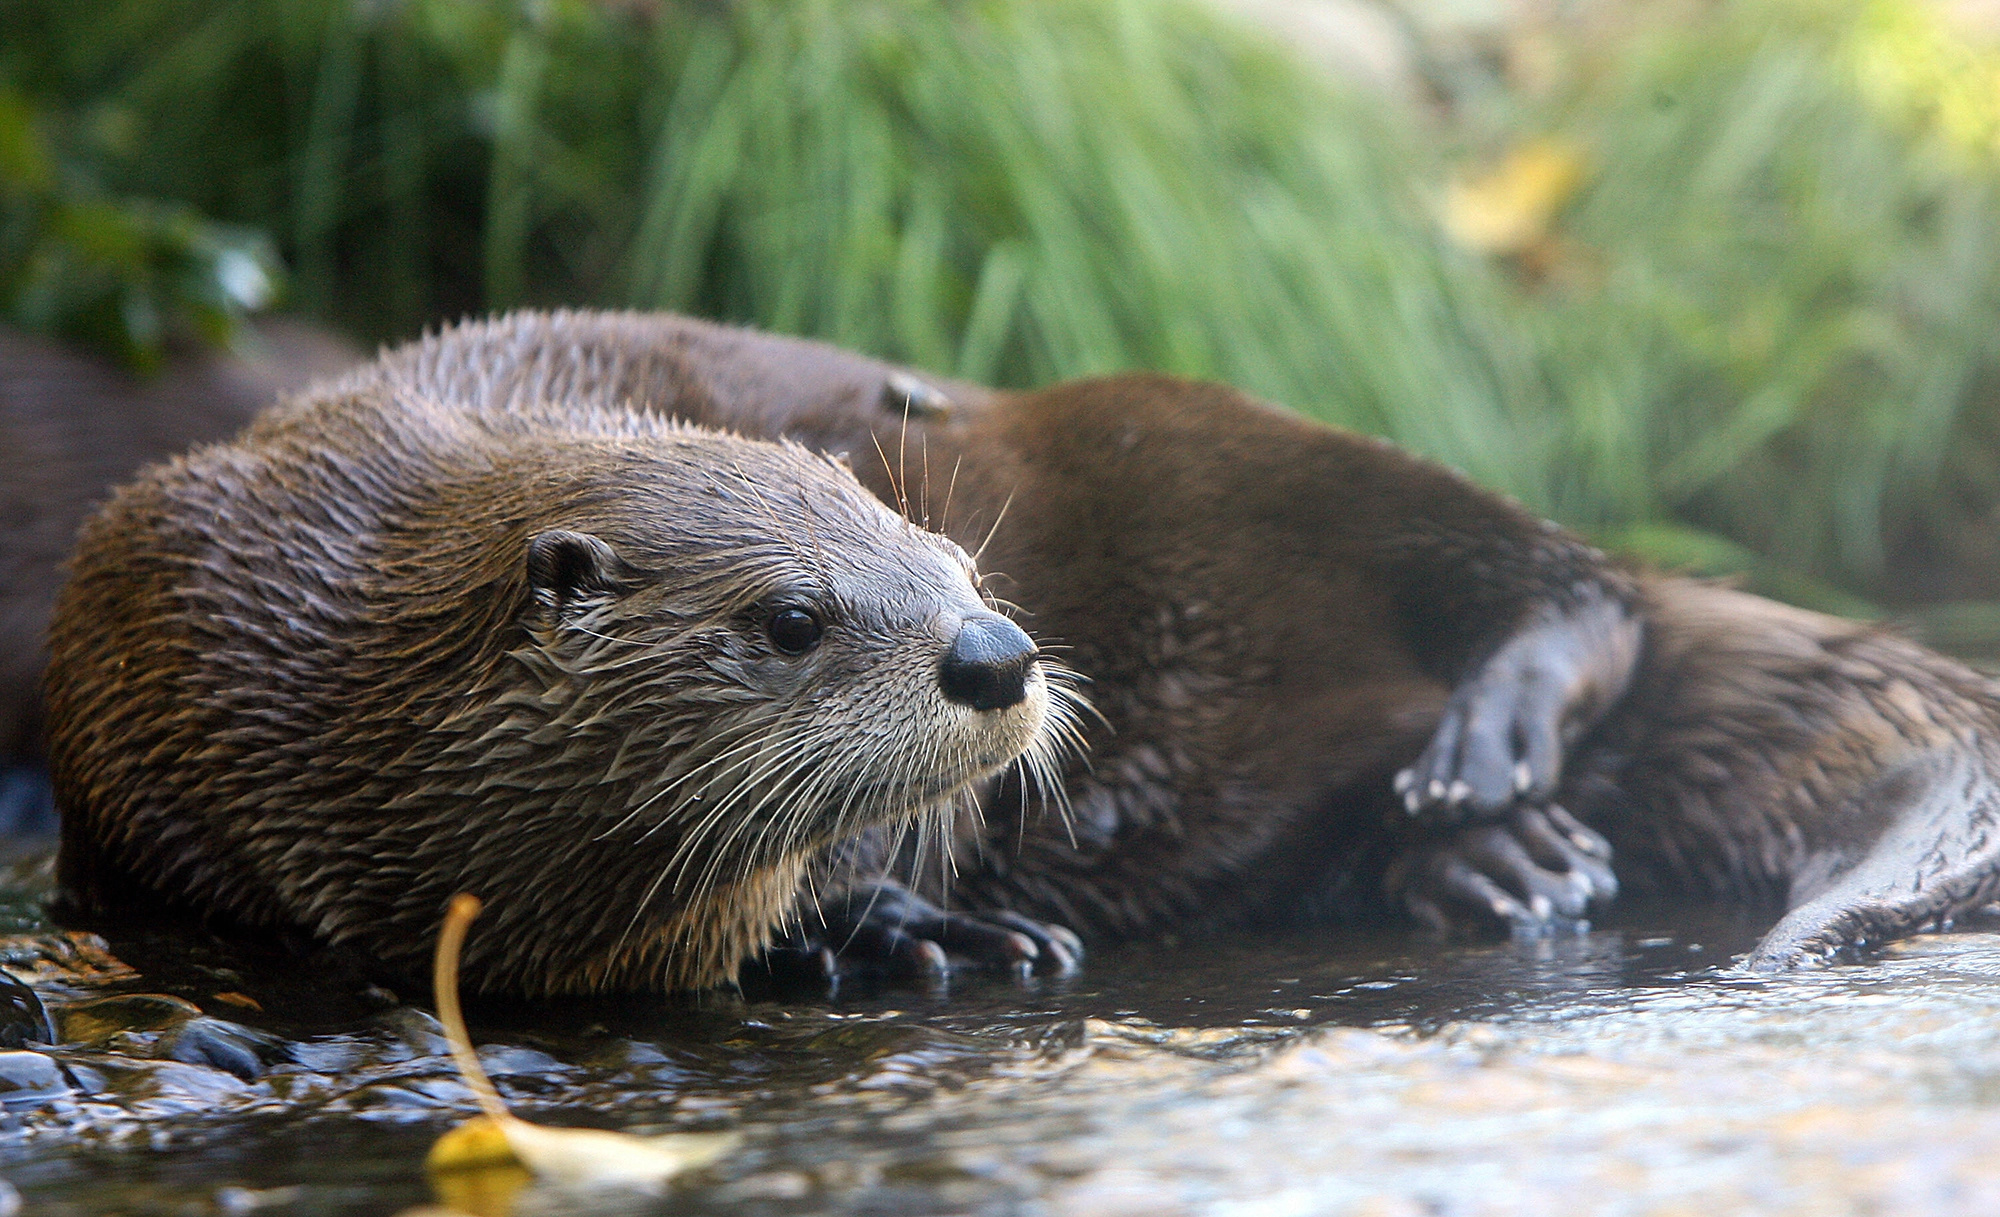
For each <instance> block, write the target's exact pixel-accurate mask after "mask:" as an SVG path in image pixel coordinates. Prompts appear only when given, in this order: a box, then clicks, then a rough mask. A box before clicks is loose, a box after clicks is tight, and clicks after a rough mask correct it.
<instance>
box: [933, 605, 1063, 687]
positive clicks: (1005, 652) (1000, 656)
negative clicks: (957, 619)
mask: <svg viewBox="0 0 2000 1217" xmlns="http://www.w3.org/2000/svg"><path fill="white" fill-rule="evenodd" d="M1039 653H1040V652H1038V651H1036V650H1035V642H1034V639H1032V638H1029V637H1028V635H1027V634H1026V633H1025V632H1024V631H1023V630H1022V629H1021V627H1020V626H1018V625H1015V624H1014V623H1013V622H1011V621H1009V620H1007V619H1006V618H1005V617H1002V616H1001V615H1000V614H998V613H974V614H972V615H971V616H969V617H967V618H966V619H965V624H964V625H962V626H960V627H959V630H958V637H956V638H954V639H952V640H951V649H950V650H948V651H946V652H945V655H944V661H943V662H942V663H941V664H939V666H938V685H939V687H940V688H942V689H943V690H944V695H945V696H946V697H947V698H949V699H950V700H952V701H955V702H957V703H958V704H959V705H961V706H970V707H972V708H973V709H974V710H1004V709H1006V708H1007V707H1009V706H1018V705H1020V704H1021V702H1023V701H1025V700H1026V699H1027V696H1028V674H1029V673H1030V672H1031V671H1033V670H1034V666H1035V656H1036V655H1038V654H1039Z"/></svg>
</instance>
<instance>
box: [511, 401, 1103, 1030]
mask: <svg viewBox="0 0 2000 1217" xmlns="http://www.w3.org/2000/svg"><path fill="white" fill-rule="evenodd" d="M580 466H581V467H583V468H586V469H587V470H588V473H587V475H582V474H576V473H574V472H572V473H571V474H570V476H572V477H582V478H583V481H582V482H580V483H576V484H572V485H570V486H568V487H567V488H565V490H564V492H563V493H562V495H561V496H559V498H558V501H557V503H556V504H555V505H554V506H553V507H552V508H551V510H550V511H549V513H548V514H549V516H550V517H551V518H550V519H548V520H544V521H537V523H542V524H546V525H547V526H544V527H540V528H538V529H536V530H535V531H533V532H532V533H531V534H530V535H528V536H527V537H526V538H525V540H524V543H523V545H522V548H521V550H520V571H521V575H522V578H523V581H524V584H525V592H526V595H525V596H524V597H523V598H522V601H521V603H522V623H523V624H524V625H525V627H526V629H525V634H526V639H527V641H526V644H525V645H523V646H520V647H518V648H516V649H515V650H513V651H512V652H511V654H510V655H509V656H508V657H507V658H508V660H510V661H511V662H509V663H507V664H505V665H503V674H502V676H501V684H502V686H503V687H502V689H501V690H500V691H499V695H498V696H496V697H495V698H493V699H492V701H491V702H490V706H491V708H492V710H493V711H495V712H496V713H495V714H492V715H482V716H481V717H482V718H485V720H486V722H485V724H484V726H483V730H482V731H481V732H480V735H481V738H480V741H479V744H480V747H479V752H480V754H481V755H482V756H484V757H486V758H489V759H491V758H495V757H508V756H518V757H530V758H532V760H533V767H534V769H535V772H534V773H533V775H532V781H533V782H534V784H535V785H536V786H537V787H539V788H540V789H541V790H543V791H546V792H547V793H548V794H549V795H550V797H551V801H552V802H551V805H550V806H549V807H546V808H542V809H538V810H540V811H543V812H544V814H540V815H537V816H535V817H533V823H532V824H531V825H524V826H523V830H524V832H525V831H527V830H529V829H532V830H533V832H547V831H550V830H554V831H559V832H560V833H561V834H563V835H564V836H565V837H569V838H571V839H570V840H567V841H563V842H561V843H557V844H548V843H538V842H536V841H534V840H528V839H517V840H511V841H508V842H505V843H499V842H492V841H484V842H481V843H480V844H481V848H482V849H483V850H485V851H487V852H489V853H498V852H505V853H507V855H508V856H509V858H510V860H511V861H510V865H509V866H508V868H507V869H508V870H509V871H510V872H512V873H514V874H516V875H518V876H519V880H520V881H518V882H516V883H515V884H514V885H513V886H515V888H516V890H517V892H529V893H532V896H533V899H532V901H526V902H522V903H528V904H532V905H534V906H536V907H535V909H534V911H533V915H532V916H531V917H530V919H529V920H530V922H533V923H538V924H539V926H540V930H539V933H540V934H541V935H542V936H543V940H542V941H539V942H537V941H534V940H533V938H534V935H535V934H536V933H537V931H536V930H535V929H533V928H531V927H530V925H529V924H524V925H522V926H521V927H518V928H517V929H516V930H514V931H513V932H514V933H515V934H517V935H525V936H526V938H525V939H524V940H523V941H520V942H517V943H516V944H515V946H516V948H517V954H518V955H519V957H518V958H515V959H513V960H511V961H505V960H502V959H501V958H498V957H496V958H494V959H492V960H491V961H490V964H491V966H492V967H494V968H495V969H497V970H498V971H499V972H503V973H510V974H512V975H511V976H508V977H506V978H501V977H498V976H495V977H492V978H489V983H492V982H493V981H497V982H498V983H500V984H503V985H505V986H506V987H510V988H512V987H529V988H533V987H537V978H541V979H543V980H545V981H546V983H547V986H548V987H549V988H551V989H555V990H563V989H598V988H607V987H618V988H633V987H661V986H667V987H676V986H695V985H704V984H712V983H716V982H717V981H719V980H723V979H727V978H728V977H729V976H730V975H732V974H733V972H734V969H735V967H736V965H737V964H738V962H740V960H741V958H742V957H743V956H745V955H747V954H750V953H752V952H754V951H755V950H757V949H760V948H761V947H762V946H763V945H765V944H766V942H767V941H768V935H769V933H770V932H771V930H772V929H773V928H774V927H775V926H776V925H777V924H778V923H779V922H780V921H781V920H783V919H784V918H785V917H787V916H789V915H790V914H791V912H792V906H793V903H794V901H795V898H796V894H797V892H798V889H799V885H800V882H801V879H802V877H803V875H804V873H805V869H806V867H807V864H808V863H809V862H810V861H812V860H813V859H814V858H815V857H816V856H818V855H819V854H821V853H822V852H823V851H824V850H826V849H827V848H828V847H829V846H831V845H833V844H834V843H836V842H839V841H842V840H844V839H847V838H850V837H852V836H853V835H854V834H856V833H859V832H862V831H864V830H868V829H874V828H879V827H883V826H889V827H891V828H892V829H903V828H917V829H919V830H920V831H921V830H928V829H933V828H942V827H943V826H944V823H945V820H946V818H947V817H949V816H950V815H951V814H953V812H954V811H955V810H957V809H958V808H960V807H961V806H963V805H964V804H965V802H966V801H967V800H969V799H971V798H973V797H974V792H975V791H976V790H977V788H978V787H980V786H981V784H983V783H984V782H985V781H986V780H987V779H989V778H991V777H993V776H994V775H995V774H997V773H998V772H1000V771H1001V770H1003V769H1004V768H1006V767H1007V766H1009V765H1011V764H1014V763H1016V762H1020V763H1023V764H1024V765H1026V766H1027V767H1028V769H1029V771H1030V773H1031V774H1033V775H1036V776H1039V777H1041V778H1042V779H1043V780H1044V781H1046V782H1048V784H1049V785H1051V786H1053V781H1052V778H1053V762H1054V759H1055V756H1056V753H1057V752H1058V751H1059V750H1060V748H1061V747H1063V746H1065V744H1066V742H1067V740H1068V738H1069V737H1070V736H1072V735H1073V734H1074V733H1073V731H1072V730H1071V729H1070V728H1069V724H1070V722H1071V720H1072V719H1073V714H1072V711H1071V709H1070V704H1071V701H1072V699H1073V695H1072V694H1070V693H1069V692H1068V691H1067V690H1066V689H1065V688H1064V687H1063V678H1062V674H1061V673H1060V672H1059V671H1058V670H1057V669H1055V668H1053V667H1052V666H1051V665H1050V664H1049V663H1048V661H1047V660H1045V659H1044V658H1043V657H1042V656H1041V654H1040V652H1039V651H1038V650H1037V648H1036V646H1035V643H1034V642H1033V640H1032V639H1030V638H1029V636H1028V635H1027V634H1026V633H1025V632H1024V631H1023V630H1022V629H1021V628H1020V627H1019V626H1017V625H1015V624H1014V623H1013V622H1012V621H1010V620H1008V618H1006V617H1005V616H1003V615H1001V614H1000V613H998V612H995V611H994V610H993V608H992V607H991V606H990V605H989V603H988V602H987V600H986V599H985V598H984V597H983V596H982V595H981V592H980V590H979V586H978V580H977V574H976V571H975V569H974V567H973V563H972V560H971V559H970V558H969V557H968V556H967V555H966V554H965V552H964V551H963V550H961V549H960V548H959V547H958V546H957V545H956V544H954V543H953V542H952V541H950V540H949V539H947V538H946V537H944V536H942V535H939V534H937V533H932V532H928V531H925V530H923V529H921V528H918V527H916V526H915V525H913V524H912V523H910V522H909V521H907V520H905V519H904V518H903V517H901V516H899V515H897V514H896V513H895V512H893V511H891V510H889V509H888V508H887V507H885V506H884V505H883V504H882V503H881V502H880V501H878V500H877V499H875V498H874V497H873V496H871V495H870V494H868V492H867V491H866V490H864V489H863V488H862V487H861V486H860V485H859V483H857V482H856V481H855V480H854V478H853V477H852V476H851V475H850V474H849V473H848V471H847V470H846V468H845V467H844V466H842V465H840V464H839V463H838V462H836V461H834V460H831V459H829V458H826V457H823V456H820V455H817V454H814V453H812V452H810V451H808V450H806V449H804V448H801V447H798V446H795V445H774V444H763V443H752V442H749V441H745V440H741V439H737V438H734V437H729V436H720V435H715V434H712V433H707V432H701V431H695V430H681V431H677V432H675V433H673V434H672V435H671V437H669V438H666V439H664V440H662V441H659V442H657V443H655V444H652V445H646V446H641V447H638V448H628V449H625V450H622V451H619V452H617V453H616V454H615V455H614V456H613V457H612V459H609V460H605V459H598V460H594V461H589V462H581V461H577V460H575V459H574V458H573V457H572V459H570V460H569V462H568V466H567V467H568V468H569V469H570V470H572V471H574V470H576V469H577V468H578V467H580ZM512 768H513V769H515V770H519V769H520V768H521V767H520V766H519V765H518V764H516V765H513V766H512ZM513 780H515V779H514V778H513V777H512V776H511V775H509V774H505V773H498V772H489V773H486V774H485V775H483V776H482V778H481V781H482V782H484V783H487V784H488V786H489V788H491V787H492V786H493V785H495V784H500V783H507V782H510V781H513ZM555 807H561V808H563V809H564V815H563V817H562V820H561V821H560V822H559V823H558V822H556V821H554V820H552V819H551V818H550V816H549V815H548V814H546V813H547V812H549V811H553V810H554V808H555ZM529 835H532V833H530V834H529ZM586 842H587V848H586V847H584V843H586ZM524 866H525V867H526V868H529V869H532V870H533V872H534V873H532V874H528V873H523V870H524ZM478 894H480V895H481V896H482V897H483V898H485V899H487V901H488V903H489V907H491V908H492V909H493V910H494V912H495V913H496V914H500V915H501V916H504V915H505V911H506V910H507V909H508V907H509V905H510V903H513V902H514V901H513V900H510V896H509V894H508V893H507V892H505V891H499V892H492V891H480V892H479V893H478ZM579 909H582V910H588V912H587V915H585V916H583V917H578V916H577V915H576V914H577V912H578V910H579ZM558 914H559V915H558ZM495 928H498V927H492V926H489V927H482V929H483V931H484V933H483V934H482V935H480V936H475V941H474V949H475V951H476V950H477V947H478V938H479V937H484V936H490V935H492V933H493V931H494V929H495Z"/></svg>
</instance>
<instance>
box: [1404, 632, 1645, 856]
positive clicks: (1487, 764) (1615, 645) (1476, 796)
mask: <svg viewBox="0 0 2000 1217" xmlns="http://www.w3.org/2000/svg"><path fill="white" fill-rule="evenodd" d="M1638 653H1639V625H1638V623H1637V621H1636V620H1635V619H1634V618H1633V617H1632V615H1631V613H1630V612H1629V610H1628V609H1627V608H1626V607H1625V605H1624V604H1623V603H1622V602H1621V601H1620V600H1618V599H1617V598H1616V597H1614V596H1611V595H1608V594H1596V595H1586V596H1584V597H1583V598H1582V599H1581V600H1579V601H1578V602H1577V603H1574V604H1572V605H1570V606H1569V607H1567V608H1565V609H1562V610H1559V611H1550V612H1547V613H1544V614H1541V615H1538V616H1536V617H1534V618H1532V619H1531V620H1530V621H1528V622H1527V623H1526V624H1524V625H1523V626H1521V627H1520V628H1519V629H1517V630H1516V631H1515V633H1514V634H1513V635H1512V636H1511V637H1509V638H1508V639H1507V640H1506V641H1505V642H1503V643H1502V644H1501V645H1500V647H1499V649H1498V650H1496V651H1494V652H1493V654H1492V655H1491V656H1489V657H1488V658H1487V659H1486V661H1485V662H1484V663H1482V664H1480V665H1479V668H1478V670H1477V671H1475V672H1473V673H1472V674H1471V675H1470V676H1468V677H1467V678H1465V679H1464V680H1463V681H1462V682H1461V683H1460V684H1459V685H1458V687H1457V688H1455V689H1454V690H1452V694H1451V697H1450V699H1449V700H1447V701H1446V703H1445V707H1444V713H1443V714H1442V715H1441V716H1440V717H1439V719H1438V725H1437V730H1436V731H1435V732H1434V733H1433V734H1432V736H1431V739H1430V743H1429V744H1428V745H1426V746H1425V748H1424V750H1423V753H1422V754H1421V755H1420V756H1418V757H1417V760H1416V763H1414V764H1412V765H1411V766H1410V767H1409V768H1408V769H1405V770H1403V771H1402V772H1400V773H1398V774H1397V775H1396V779H1395V789H1396V793H1397V794H1399V795H1401V796H1402V799H1403V807H1404V809H1405V810H1407V811H1408V812H1409V813H1410V814H1411V815H1413V816H1422V817H1424V818H1425V819H1426V820H1429V821H1431V822H1433V823H1438V824H1455V823H1462V822H1466V821H1473V820H1494V819H1498V818H1499V817H1500V816H1501V815H1503V814H1504V813H1506V812H1507V811H1509V810H1510V809H1512V808H1514V807H1517V806H1533V805H1538V804H1543V803H1546V802H1548V800H1549V798H1550V797H1551V796H1552V795H1553V794H1554V793H1555V790H1556V784H1557V782H1558V780H1559V779H1560V778H1561V776H1562V766H1563V750H1564V749H1565V748H1566V747H1568V746H1569V745H1570V744H1572V743H1574V742H1575V740H1576V739H1577V738H1578V737H1579V736H1580V734H1581V733H1582V732H1584V731H1585V730H1587V729H1588V728H1589V727H1590V725H1591V724H1592V723H1594V722H1595V721H1596V720H1597V717H1598V716H1599V715H1600V714H1602V713H1603V711H1604V708H1605V707H1606V706H1607V705H1609V704H1610V703H1611V702H1612V701H1614V700H1615V699H1616V698H1617V697H1618V695H1619V694H1620V693H1622V692H1623V690H1624V688H1625V686H1626V684H1627V682H1628V681H1629V680H1630V678H1631V673H1632V668H1633V665H1634V664H1635V663H1636V662H1637V661H1638Z"/></svg>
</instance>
